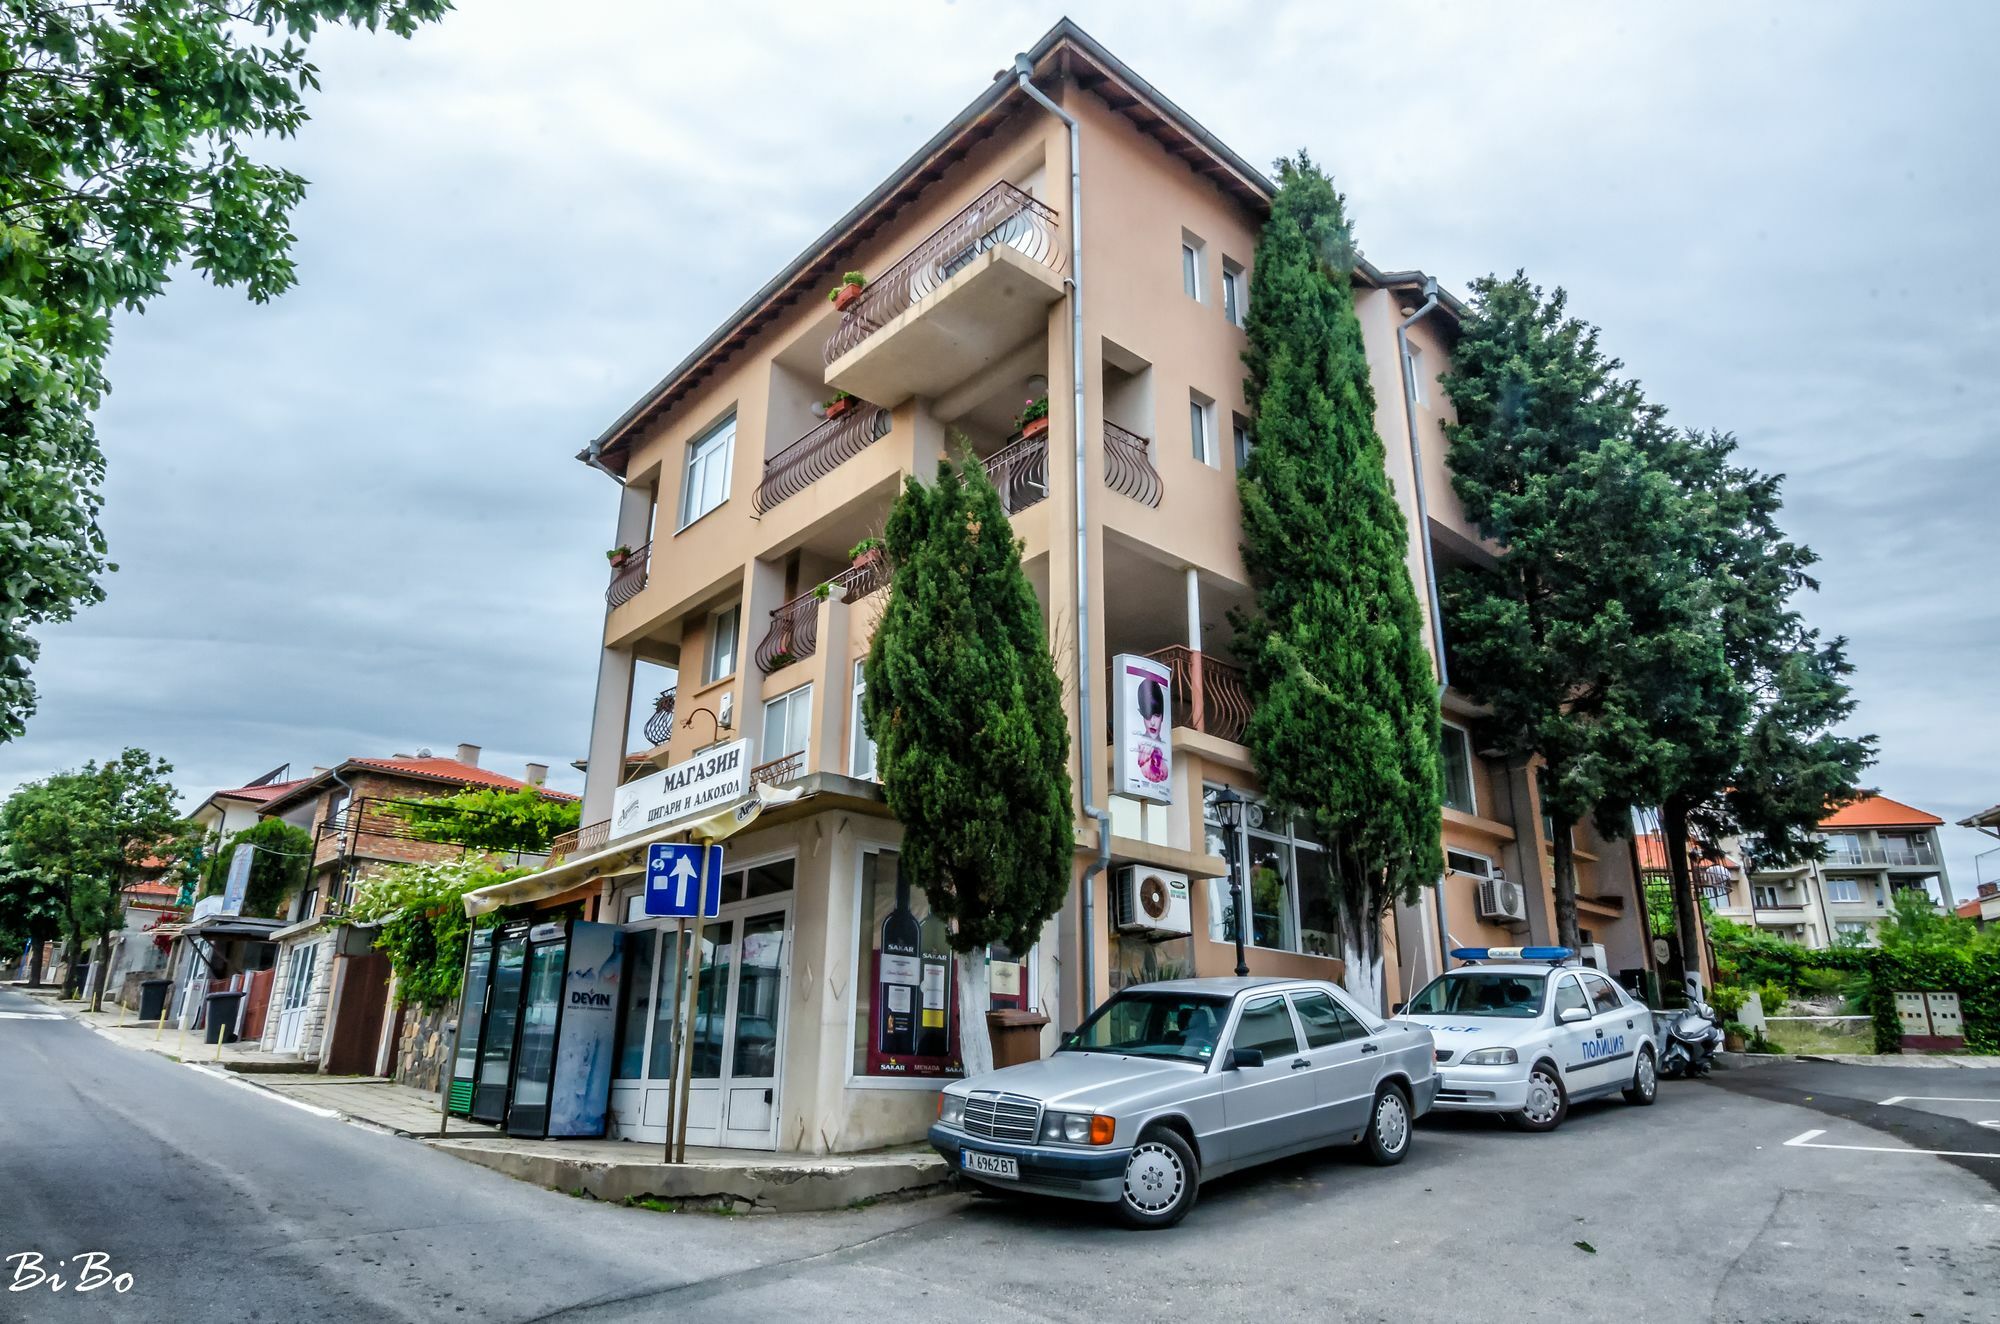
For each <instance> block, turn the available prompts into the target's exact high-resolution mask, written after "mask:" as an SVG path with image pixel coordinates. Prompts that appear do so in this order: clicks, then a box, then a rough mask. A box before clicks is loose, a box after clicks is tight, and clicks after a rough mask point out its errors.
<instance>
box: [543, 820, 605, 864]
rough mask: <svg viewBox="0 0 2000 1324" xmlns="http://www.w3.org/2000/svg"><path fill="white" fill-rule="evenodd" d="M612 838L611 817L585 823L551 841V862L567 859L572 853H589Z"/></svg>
mask: <svg viewBox="0 0 2000 1324" xmlns="http://www.w3.org/2000/svg"><path fill="white" fill-rule="evenodd" d="M610 840H611V820H610V819H608V818H607V819H603V820H600V821H599V822H596V823H585V824H584V825H583V826H582V827H580V828H573V829H571V830H570V831H568V832H564V833H562V834H561V835H559V836H557V837H556V838H555V839H554V840H553V841H551V842H549V860H550V862H551V863H554V862H555V861H557V860H563V859H567V858H569V857H570V856H572V855H588V854H590V852H592V851H594V850H596V849H598V848H599V847H601V846H603V845H605V844H606V843H608V842H609V841H610Z"/></svg>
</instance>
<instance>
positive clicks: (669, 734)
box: [645, 690, 674, 745]
mask: <svg viewBox="0 0 2000 1324" xmlns="http://www.w3.org/2000/svg"><path fill="white" fill-rule="evenodd" d="M645 731H646V739H648V740H650V741H652V742H653V743H654V744H655V745H664V744H666V743H667V741H668V740H670V739H672V738H673V734H674V691H673V690H661V691H660V697H659V698H657V699H655V700H653V715H652V716H651V717H648V718H647V719H646V727H645Z"/></svg>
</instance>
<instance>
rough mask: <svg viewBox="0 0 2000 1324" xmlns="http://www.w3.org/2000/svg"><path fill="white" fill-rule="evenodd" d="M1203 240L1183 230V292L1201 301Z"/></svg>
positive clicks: (1196, 300)
mask: <svg viewBox="0 0 2000 1324" xmlns="http://www.w3.org/2000/svg"><path fill="white" fill-rule="evenodd" d="M1201 249H1202V243H1201V240H1199V239H1197V238H1195V237H1194V236H1193V235H1191V234H1189V233H1188V232H1187V231H1185V230H1183V231H1181V292H1182V293H1183V294H1185V295H1187V297H1188V298H1190V299H1193V300H1194V301H1195V302H1196V303H1200V302H1201Z"/></svg>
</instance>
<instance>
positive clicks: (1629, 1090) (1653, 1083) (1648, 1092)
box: [1625, 1048, 1660, 1108]
mask: <svg viewBox="0 0 2000 1324" xmlns="http://www.w3.org/2000/svg"><path fill="white" fill-rule="evenodd" d="M1659 1097H1660V1072H1659V1069H1658V1068H1657V1067H1655V1066H1654V1065H1653V1050H1652V1049H1650V1048H1642V1049H1640V1050H1639V1065H1638V1066H1635V1067H1633V1068H1632V1083H1631V1084H1630V1085H1627V1086H1626V1087H1625V1102H1627V1103H1636V1104H1638V1105H1639V1106H1640V1107H1641V1108H1643V1107H1645V1106H1647V1105H1648V1104H1650V1103H1652V1101H1653V1100H1655V1099H1657V1098H1659Z"/></svg>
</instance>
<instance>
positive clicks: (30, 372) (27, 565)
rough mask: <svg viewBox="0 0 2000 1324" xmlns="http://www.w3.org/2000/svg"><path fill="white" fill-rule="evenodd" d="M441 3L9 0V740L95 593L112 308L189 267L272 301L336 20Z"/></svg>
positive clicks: (0, 357) (0, 66) (2, 201)
mask: <svg viewBox="0 0 2000 1324" xmlns="http://www.w3.org/2000/svg"><path fill="white" fill-rule="evenodd" d="M447 8H448V4H447V0H238V2H237V3H233V4H226V3H221V2H220V0H215V2H212V3H196V4H188V3H183V2H181V0H116V2H115V3H113V2H111V0H4V3H0V159H4V160H5V162H6V168H5V170H4V171H0V740H8V739H12V738H14V737H16V736H18V735H20V734H21V732H22V730H23V728H24V725H25V723H26V721H27V718H28V716H29V715H30V714H31V713H32V712H33V711H34V702H35V691H34V686H33V684H32V682H31V681H30V679H29V668H30V664H31V663H33V662H34V661H35V659H36V657H37V655H38V649H37V645H36V643H35V640H34V638H33V637H32V636H31V635H30V634H29V631H30V630H31V629H33V628H34V627H36V626H38V625H44V624H49V623H51V622H60V621H65V620H68V619H69V618H70V617H71V616H73V615H74V614H75V612H76V611H77V610H78V609H79V608H81V607H85V606H88V605H89V604H91V603H93V602H97V601H100V600H102V598H103V596H104V594H103V589H102V588H101V586H100V585H99V583H98V577H99V576H100V575H101V574H103V573H104V572H105V571H107V570H111V569H115V567H113V566H111V565H109V564H108V563H107V562H106V561H105V551H106V547H105V542H104V536H103V534H102V533H101V532H100V531H99V529H98V526H97V513H98V510H99V507H100V505H101V498H100V495H99V485H100V483H101V482H102V480H103V477H104V457H103V454H102V452H101V451H100V450H99V449H98V445H97V437H96V432H95V429H94V428H93V426H92V423H91V418H90V415H91V411H93V410H94V409H96V408H97V406H98V404H99V403H100V402H101V401H102V399H103V397H104V393H105V391H106V390H107V389H108V384H107V382H106V380H105V376H104V359H105V355H106V352H107V351H108V349H109V347H110V343H111V321H112V315H113V313H114V312H116V311H120V310H122V311H125V312H137V311H139V310H140V309H142V308H144V307H145V305H146V304H147V302H148V301H149V300H151V299H152V298H153V297H154V296H155V295H157V294H159V293H160V292H161V291H162V290H163V289H164V288H165V286H166V283H167V280H168V277H169V275H170V273H171V272H172V271H173V269H174V268H175V267H176V266H178V265H180V264H183V263H185V264H186V265H188V266H191V267H192V268H193V269H194V270H196V271H199V272H200V273H202V274H203V275H204V276H206V277H207V278H208V279H209V280H211V281H214V282H215V283H216V284H218V285H224V286H230V285H241V286H243V287H244V288H245V289H246V290H247V291H248V293H249V295H250V297H251V298H253V299H256V300H258V301H260V302H261V301H263V300H266V299H269V298H271V297H273V296H274V295H277V294H280V293H282V292H283V291H284V290H286V289H287V288H289V287H290V286H291V284H292V282H293V279H294V271H293V265H292V260H291V255H290V252H291V245H292V240H293V235H292V232H291V227H290V216H291V211H292V208H293V207H295V206H296V205H297V204H298V202H299V200H300V198H301V197H303V196H304V192H305V181H304V180H303V179H301V178H300V177H299V176H298V175H296V174H293V173H292V172H290V171H288V170H280V169H275V168H273V167H270V166H266V165H261V164H259V163H258V162H256V161H254V160H252V159H251V158H250V157H249V156H248V155H247V154H246V153H245V150H244V145H245V143H246V142H247V141H248V140H250V139H252V138H259V137H270V136H275V137H290V136H292V135H293V134H295V133H297V132H298V130H299V128H300V127H301V126H302V125H303V124H304V123H305V121H306V112H305V92H306V91H307V89H309V88H310V89H316V88H317V87H318V85H319V81H318V75H317V70H316V69H315V68H314V66H313V65H312V64H311V63H310V62H309V61H308V60H307V59H306V47H307V44H308V43H309V42H310V40H311V38H312V37H313V35H314V34H315V33H316V32H317V31H318V29H319V28H320V27H321V26H323V25H325V24H329V23H346V24H351V25H365V26H367V27H369V28H374V27H376V26H378V25H380V26H384V27H387V28H388V29H389V30H390V31H392V32H395V33H398V34H400V35H403V36H408V35H410V33H412V32H413V31H415V29H416V27H417V25H418V24H420V23H422V22H425V21H427V20H431V19H435V18H437V17H439V16H440V15H441V14H442V13H443V12H444V11H445V10H446V9H447Z"/></svg>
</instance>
